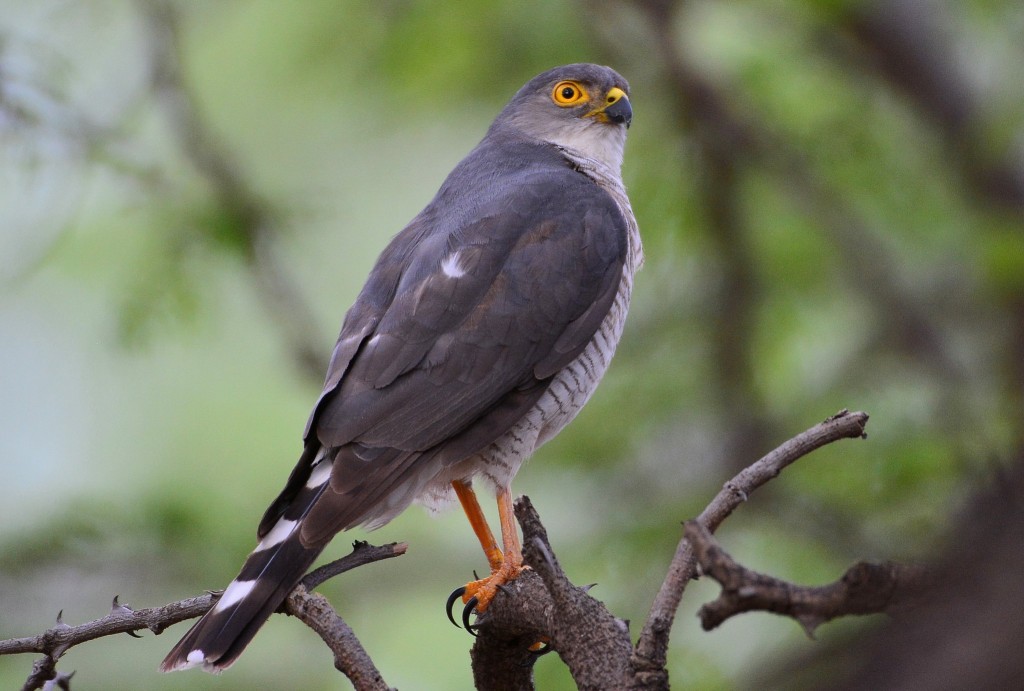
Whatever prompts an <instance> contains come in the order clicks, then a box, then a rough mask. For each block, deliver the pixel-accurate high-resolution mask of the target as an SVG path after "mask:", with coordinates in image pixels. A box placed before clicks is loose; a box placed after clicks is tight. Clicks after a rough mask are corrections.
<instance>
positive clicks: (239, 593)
mask: <svg viewBox="0 0 1024 691" xmlns="http://www.w3.org/2000/svg"><path fill="white" fill-rule="evenodd" d="M255 586H256V581H255V580H252V581H231V585H229V586H228V589H227V590H225V591H224V594H223V595H221V596H220V600H218V601H217V606H216V607H214V608H213V611H214V612H221V611H223V610H225V609H227V608H228V607H230V606H231V605H233V604H235V603H236V602H238V601H239V600H241V599H242V598H244V597H245V596H246V595H248V594H249V593H251V592H252V589H253V588H254V587H255ZM196 652H200V651H196V650H193V651H192V652H191V653H189V657H192V655H193V654H195V653H196Z"/></svg>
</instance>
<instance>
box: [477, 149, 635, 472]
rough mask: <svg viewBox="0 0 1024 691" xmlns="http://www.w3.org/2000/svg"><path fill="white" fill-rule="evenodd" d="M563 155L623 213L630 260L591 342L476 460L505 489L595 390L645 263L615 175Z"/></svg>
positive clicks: (590, 162)
mask: <svg viewBox="0 0 1024 691" xmlns="http://www.w3.org/2000/svg"><path fill="white" fill-rule="evenodd" d="M564 153H565V154H566V157H567V158H569V159H570V160H571V161H572V163H573V165H574V166H575V167H576V168H577V169H578V170H579V171H580V172H582V173H584V174H586V175H587V176H589V177H590V178H591V179H593V180H594V181H595V182H596V183H597V184H598V185H600V186H601V187H602V188H603V189H605V190H606V191H607V192H608V193H609V194H610V195H611V196H612V198H613V199H614V200H615V203H616V204H617V205H618V207H619V210H620V211H621V212H622V216H623V218H625V220H626V228H627V238H626V239H627V255H626V262H625V264H624V265H623V268H622V280H621V281H620V282H619V289H618V291H617V293H616V295H615V301H614V303H613V304H612V307H611V309H610V310H609V311H608V315H607V316H606V317H605V318H604V320H603V321H602V322H601V326H600V328H599V329H598V331H597V333H596V334H595V335H594V338H593V340H591V342H590V343H589V345H587V347H586V348H585V349H584V351H583V352H582V353H580V355H579V356H578V357H577V358H576V359H575V360H573V361H572V362H570V363H569V364H568V365H567V366H566V367H565V368H564V369H562V371H561V372H559V373H558V374H556V375H555V377H554V379H553V380H552V382H551V386H550V387H548V389H547V391H545V392H544V394H543V395H542V396H541V398H540V399H539V400H538V401H537V403H536V404H535V405H534V407H533V408H532V409H531V410H530V412H528V413H527V414H526V415H524V416H523V418H522V419H521V420H520V421H519V422H518V423H517V424H516V425H514V426H513V427H512V428H511V429H510V430H509V431H508V432H506V433H505V434H504V435H503V436H502V437H500V438H499V439H498V440H496V441H495V442H494V443H493V444H491V446H490V447H488V448H487V449H486V450H485V451H483V452H482V453H481V454H479V457H478V458H477V459H475V460H476V463H475V464H474V465H475V471H476V475H478V476H480V477H482V478H483V479H485V480H487V481H488V482H490V483H493V484H494V486H496V487H504V486H507V485H508V484H509V482H510V481H511V479H512V477H513V476H515V474H516V472H517V471H518V470H519V467H520V466H521V465H522V464H523V462H524V461H525V460H526V459H527V458H529V456H530V455H531V454H532V453H533V452H534V451H535V450H536V449H537V448H539V447H540V446H541V445H542V444H544V443H545V442H547V441H549V440H551V439H552V438H553V437H554V436H555V435H556V434H558V432H560V431H561V430H562V428H563V427H565V426H566V425H567V424H569V422H571V421H572V419H573V418H575V417H576V415H577V413H579V412H580V410H582V408H583V406H584V404H586V402H587V400H588V399H589V398H590V396H591V394H593V393H594V391H595V390H596V389H597V385H598V383H600V381H601V378H602V377H603V376H604V373H605V370H607V369H608V365H609V364H610V363H611V359H612V356H613V355H614V354H615V347H616V346H617V345H618V343H619V338H620V337H621V336H622V329H623V327H624V326H625V323H626V312H627V311H628V310H629V301H630V297H631V295H632V293H633V276H634V274H635V273H636V272H637V270H638V269H639V268H640V266H641V265H642V264H643V246H642V244H641V241H640V231H639V228H638V227H637V223H636V218H635V217H634V216H633V209H632V207H631V206H630V204H629V198H628V197H627V196H626V190H625V187H624V186H623V184H622V179H621V177H620V176H619V174H618V173H617V171H613V170H612V169H611V168H609V167H608V166H607V165H605V164H604V163H603V162H601V161H597V160H594V159H588V158H585V157H582V156H580V155H578V154H577V153H576V152H574V151H572V150H564Z"/></svg>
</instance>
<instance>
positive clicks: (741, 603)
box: [685, 521, 932, 638]
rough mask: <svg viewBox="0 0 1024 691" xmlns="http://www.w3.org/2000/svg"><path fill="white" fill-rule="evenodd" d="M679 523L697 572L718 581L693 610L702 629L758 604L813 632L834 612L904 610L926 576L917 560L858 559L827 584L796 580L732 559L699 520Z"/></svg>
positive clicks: (926, 580) (927, 582)
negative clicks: (711, 595)
mask: <svg viewBox="0 0 1024 691" xmlns="http://www.w3.org/2000/svg"><path fill="white" fill-rule="evenodd" d="M685 525H686V539H687V540H688V541H689V542H690V544H691V545H692V546H693V549H694V552H695V554H696V558H697V562H698V563H699V564H700V570H701V573H703V574H706V575H708V576H711V578H713V579H715V580H716V581H718V582H719V583H721V584H722V592H721V594H720V595H719V596H718V599H716V600H714V601H713V602H709V603H708V604H706V605H704V606H703V607H701V609H700V611H699V612H698V615H697V616H699V617H700V621H701V625H702V626H703V627H704V630H705V631H710V630H712V629H714V628H715V627H717V626H718V625H719V624H721V623H722V622H724V621H725V620H726V619H728V618H729V617H732V616H734V615H736V614H740V613H742V612H751V611H757V610H760V611H766V612H774V613H775V614H781V615H784V616H788V617H791V618H793V619H796V620H797V621H798V622H799V623H800V625H801V626H803V627H804V631H806V632H807V635H808V636H810V637H812V638H813V637H814V631H815V629H817V628H818V627H819V626H820V625H822V624H824V623H825V622H827V621H831V620H832V619H835V618H837V617H841V616H846V615H850V614H878V613H881V612H889V613H891V612H893V611H896V610H906V609H907V608H908V607H910V606H911V605H914V604H917V602H918V601H919V598H920V595H921V593H922V592H923V591H924V590H925V589H926V588H927V587H928V586H929V585H930V584H931V581H932V578H931V575H930V572H929V571H928V570H926V569H924V568H922V567H920V566H907V565H903V564H895V563H892V562H886V563H883V564H872V563H869V562H864V561H861V562H857V563H856V564H854V565H853V566H851V567H850V568H849V569H847V570H846V573H844V574H843V575H842V577H840V578H839V580H837V581H835V582H834V583H831V584H829V585H824V586H813V587H812V586H798V585H794V584H793V583H789V582H787V581H783V580H780V579H778V578H774V577H772V576H767V575H765V574H761V573H757V572H756V571H751V570H750V569H747V568H746V567H744V566H742V565H741V564H738V563H737V562H736V561H735V560H734V559H733V558H732V556H730V555H729V554H728V553H727V552H726V551H725V550H724V549H723V548H722V547H721V545H719V543H718V541H716V540H715V538H714V537H712V535H711V532H710V531H709V530H708V529H707V528H706V527H705V526H704V525H703V524H701V523H700V522H699V521H687V522H686V524H685Z"/></svg>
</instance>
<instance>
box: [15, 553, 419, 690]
mask: <svg viewBox="0 0 1024 691" xmlns="http://www.w3.org/2000/svg"><path fill="white" fill-rule="evenodd" d="M352 547H353V549H352V552H351V553H350V554H348V555H346V556H344V557H342V558H341V559H338V560H336V561H333V562H331V563H329V564H325V565H324V566H322V567H320V568H318V569H316V570H314V571H312V572H310V573H309V574H308V575H307V576H306V578H305V579H304V582H303V584H300V586H298V587H297V588H296V591H295V592H297V593H299V597H297V598H295V599H294V600H292V599H289V600H288V601H287V602H286V608H283V611H286V612H287V613H289V614H292V615H294V616H296V617H298V618H299V619H300V620H301V621H303V622H305V623H306V624H307V625H308V626H310V628H313V629H314V630H315V631H316V632H317V633H318V634H320V636H321V638H324V641H325V642H326V643H328V645H330V646H331V650H332V651H333V652H334V653H335V660H336V666H338V665H339V664H340V663H338V662H337V661H338V659H339V656H340V655H342V654H344V655H347V657H345V658H344V661H345V665H346V666H345V668H344V669H343V668H342V667H341V666H338V669H339V670H340V671H342V672H345V674H349V671H350V669H353V668H355V667H358V670H357V676H359V678H360V679H363V680H368V679H372V678H373V677H374V675H376V677H378V678H379V676H380V674H379V672H377V670H376V668H374V667H373V664H372V662H369V666H366V664H365V662H364V658H365V661H369V657H368V656H366V652H365V650H363V649H362V646H361V645H360V646H358V650H356V649H351V650H349V649H348V647H349V646H350V645H351V640H350V637H347V636H342V637H340V638H337V639H331V640H328V638H325V636H327V635H333V634H334V633H340V632H342V628H341V627H344V629H345V630H348V627H347V626H345V625H344V622H342V621H341V619H340V617H338V616H337V614H333V616H334V618H335V619H336V621H335V622H333V623H331V620H330V618H329V613H327V612H326V610H325V609H324V606H325V604H326V600H325V601H324V602H323V603H321V602H320V601H319V600H317V599H314V596H313V595H312V594H310V593H308V592H307V591H308V589H311V588H315V587H316V586H317V585H320V584H321V583H323V582H324V581H326V580H327V579H328V578H332V577H334V576H336V575H338V574H340V573H344V572H345V571H349V570H351V569H354V568H356V567H358V566H362V565H364V564H369V563H372V562H375V561H381V560H382V559H388V558H391V557H397V556H400V555H402V554H405V551H406V544H405V543H392V544H390V545H381V546H375V545H370V544H367V543H365V542H356V543H354V544H353V546H352ZM306 581H308V582H309V584H310V585H308V587H307V586H306V585H305V583H306ZM219 597H220V593H219V592H210V593H206V594H205V595H199V596H197V597H190V598H186V599H184V600H179V601H178V602H172V603H170V604H167V605H163V606H161V607H151V608H148V609H139V610H134V609H132V608H131V607H129V606H128V605H122V604H121V603H120V602H118V598H117V597H115V598H114V601H113V604H112V606H111V609H110V613H109V614H107V615H106V616H105V617H101V618H100V619H96V620H94V621H90V622H86V623H84V624H78V625H77V626H69V625H68V624H65V623H64V621H63V616H62V615H63V612H61V614H58V615H57V623H56V625H55V626H53V627H52V628H50V629H48V630H46V631H44V632H43V633H41V634H39V635H37V636H26V637H24V638H12V639H9V640H2V641H0V655H15V654H18V653H42V654H43V656H44V657H42V658H40V659H39V660H36V662H35V663H34V664H33V668H32V673H31V675H30V676H29V677H28V679H27V680H26V682H25V685H24V686H23V687H22V688H23V689H24V690H25V691H31V690H32V689H39V688H42V686H43V684H44V683H45V682H47V681H49V680H51V679H54V678H55V676H56V674H57V671H56V667H57V661H58V660H59V659H60V658H61V656H62V655H64V653H66V652H67V651H68V650H70V649H71V648H73V647H75V646H76V645H80V644H82V643H86V642H88V641H91V640H95V639H97V638H103V637H105V636H113V635H116V634H119V633H127V634H129V635H134V633H135V632H136V631H142V630H147V629H148V630H149V631H152V632H153V633H154V634H160V633H162V632H163V630H164V629H166V628H167V627H168V626H171V625H173V624H177V623H178V622H180V621H185V620H187V619H194V618H195V617H198V616H201V615H203V614H205V613H206V611H207V610H209V609H210V607H212V606H213V604H214V603H215V602H216V601H217V599H218V598H219ZM315 597H317V598H318V597H319V596H315ZM326 607H327V608H329V607H330V606H329V604H328V605H326ZM331 613H333V610H331ZM338 622H340V626H338ZM135 637H136V638H137V637H138V636H135ZM351 638H354V637H351ZM356 644H357V645H358V641H357V642H356ZM349 677H350V678H352V679H353V683H355V679H354V678H353V677H352V676H351V675H349ZM357 688H367V689H376V688H386V687H378V686H372V685H368V686H365V687H360V686H357Z"/></svg>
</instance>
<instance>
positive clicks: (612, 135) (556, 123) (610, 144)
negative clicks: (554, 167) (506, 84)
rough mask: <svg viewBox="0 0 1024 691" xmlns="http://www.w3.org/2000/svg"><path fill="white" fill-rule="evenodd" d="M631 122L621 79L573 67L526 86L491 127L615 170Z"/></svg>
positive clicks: (602, 70)
mask: <svg viewBox="0 0 1024 691" xmlns="http://www.w3.org/2000/svg"><path fill="white" fill-rule="evenodd" d="M632 119H633V109H632V107H631V105H630V103H629V84H628V83H627V82H626V80H625V79H623V78H622V76H621V75H620V74H619V73H618V72H616V71H615V70H613V69H611V68H610V67H602V66H601V65H592V64H589V63H578V64H575V65H565V66H563V67H556V68H554V69H551V70H548V71H547V72H544V73H543V74H539V75H537V76H536V77H534V78H533V79H531V80H530V81H529V82H527V83H526V85H525V86H524V87H523V88H521V89H520V90H519V91H518V92H517V93H516V95H515V96H513V97H512V100H511V101H509V103H508V105H507V106H505V108H504V110H502V111H501V113H500V114H499V115H498V117H497V119H496V120H495V122H494V125H493V127H503V126H507V127H512V128H514V129H516V130H518V131H519V132H521V133H522V134H525V135H526V136H528V137H530V138H531V139H539V140H542V141H546V142H550V143H552V144H556V145H558V146H564V147H567V148H570V149H574V150H576V151H578V152H580V153H582V154H583V155H585V156H586V157H588V158H593V159H597V160H599V161H602V162H604V163H605V164H606V165H608V166H609V167H611V168H612V169H613V170H615V171H618V170H619V168H621V166H622V152H623V148H624V146H625V143H626V129H627V128H628V127H629V124H630V122H631V121H632Z"/></svg>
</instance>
